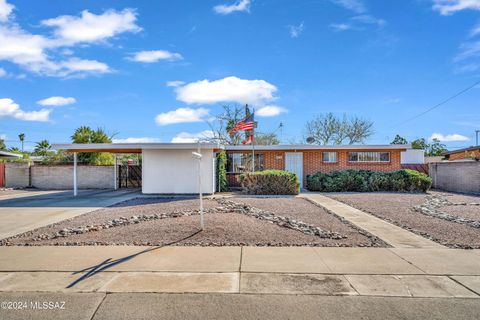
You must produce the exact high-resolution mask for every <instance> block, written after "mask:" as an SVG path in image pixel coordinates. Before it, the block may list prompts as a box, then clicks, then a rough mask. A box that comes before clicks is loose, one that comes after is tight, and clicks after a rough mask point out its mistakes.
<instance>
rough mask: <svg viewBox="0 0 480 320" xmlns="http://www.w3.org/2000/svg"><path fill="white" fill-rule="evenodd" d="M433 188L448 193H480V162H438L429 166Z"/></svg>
mask: <svg viewBox="0 0 480 320" xmlns="http://www.w3.org/2000/svg"><path fill="white" fill-rule="evenodd" d="M429 174H430V177H431V178H432V180H433V187H434V188H437V189H442V190H446V191H453V192H467V193H480V162H478V161H465V162H437V163H430V164H429Z"/></svg>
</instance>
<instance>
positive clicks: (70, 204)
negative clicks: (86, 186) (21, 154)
mask: <svg viewBox="0 0 480 320" xmlns="http://www.w3.org/2000/svg"><path fill="white" fill-rule="evenodd" d="M139 195H140V191H139V190H132V189H123V190H117V191H113V190H81V191H80V192H79V194H78V196H77V197H74V196H73V194H72V191H70V190H68V191H41V190H19V191H15V190H14V191H11V190H7V191H0V239H4V238H8V237H11V236H14V235H16V234H19V233H23V232H26V231H29V230H33V229H36V228H39V227H43V226H46V225H49V224H52V223H56V222H59V221H62V220H65V219H69V218H72V217H75V216H78V215H81V214H84V213H87V212H90V211H94V210H97V209H100V208H103V207H106V206H110V205H112V204H115V203H118V202H121V201H125V200H128V199H132V198H135V197H137V196H139Z"/></svg>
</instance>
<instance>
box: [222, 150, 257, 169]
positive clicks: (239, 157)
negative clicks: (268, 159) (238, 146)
mask: <svg viewBox="0 0 480 320" xmlns="http://www.w3.org/2000/svg"><path fill="white" fill-rule="evenodd" d="M264 169H265V157H264V155H263V153H255V171H262V170H264ZM250 171H252V154H251V153H230V154H228V160H227V172H228V173H243V172H250Z"/></svg>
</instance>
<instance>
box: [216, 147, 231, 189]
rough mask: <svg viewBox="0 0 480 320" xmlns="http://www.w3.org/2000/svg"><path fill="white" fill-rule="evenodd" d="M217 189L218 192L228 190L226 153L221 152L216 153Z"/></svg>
mask: <svg viewBox="0 0 480 320" xmlns="http://www.w3.org/2000/svg"><path fill="white" fill-rule="evenodd" d="M216 178H217V184H218V186H217V189H218V191H219V192H227V191H229V190H230V188H229V187H228V181H227V153H226V152H225V151H224V150H222V151H220V152H218V153H217V177H216Z"/></svg>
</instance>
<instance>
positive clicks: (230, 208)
mask: <svg viewBox="0 0 480 320" xmlns="http://www.w3.org/2000/svg"><path fill="white" fill-rule="evenodd" d="M215 200H216V201H217V202H218V203H219V204H220V206H218V207H215V208H210V209H206V210H204V213H205V214H221V213H228V212H234V213H239V214H244V215H247V216H250V217H254V218H257V219H260V220H265V221H268V222H270V223H274V224H276V225H278V226H281V227H284V228H289V229H293V230H296V231H299V232H302V233H304V234H308V235H315V236H318V237H320V238H330V239H342V238H346V236H342V235H340V234H338V233H335V232H330V231H325V230H322V229H321V228H319V227H315V226H312V225H310V224H307V223H304V222H302V221H296V220H294V219H291V218H289V217H283V216H278V215H275V214H273V213H271V212H267V211H265V210H261V209H258V208H255V207H252V206H250V205H247V204H239V203H235V202H233V201H229V200H227V199H225V198H215ZM199 214H200V211H199V210H185V211H180V212H172V213H162V214H150V215H146V214H143V215H139V216H132V217H130V218H125V217H120V218H118V219H113V220H110V221H108V222H106V223H102V224H97V225H88V226H80V227H76V228H64V229H62V230H60V231H58V232H56V233H54V234H45V233H42V234H40V235H38V236H36V237H34V238H33V239H32V240H33V241H41V240H49V239H56V238H61V237H68V236H71V235H74V234H83V233H87V232H94V231H99V230H104V229H109V228H115V227H120V226H126V225H131V224H137V223H141V222H146V221H152V220H160V219H167V218H178V217H182V216H183V217H188V216H192V215H199Z"/></svg>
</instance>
